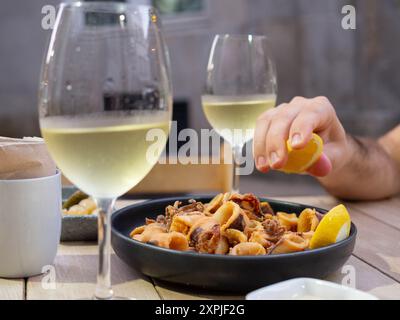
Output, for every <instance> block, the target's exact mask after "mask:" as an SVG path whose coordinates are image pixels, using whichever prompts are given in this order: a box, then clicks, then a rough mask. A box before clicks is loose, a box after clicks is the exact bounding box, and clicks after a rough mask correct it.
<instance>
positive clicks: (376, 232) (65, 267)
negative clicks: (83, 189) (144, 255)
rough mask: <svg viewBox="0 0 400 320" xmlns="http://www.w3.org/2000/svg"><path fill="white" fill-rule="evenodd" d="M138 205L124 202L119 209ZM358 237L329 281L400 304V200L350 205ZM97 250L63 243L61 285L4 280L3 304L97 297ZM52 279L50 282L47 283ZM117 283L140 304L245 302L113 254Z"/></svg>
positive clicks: (58, 268)
mask: <svg viewBox="0 0 400 320" xmlns="http://www.w3.org/2000/svg"><path fill="white" fill-rule="evenodd" d="M280 199H284V200H288V201H294V202H300V203H306V204H310V205H314V206H317V207H322V208H331V207H333V206H334V205H336V204H337V203H338V200H336V199H334V198H332V197H329V196H323V197H321V196H318V197H289V198H288V197H285V198H280ZM132 202H133V201H126V200H123V201H119V202H118V204H117V206H118V207H119V208H121V207H123V206H126V205H128V204H130V203H132ZM346 206H347V207H348V209H349V211H350V214H351V217H352V219H353V222H354V223H355V224H356V225H357V227H358V238H357V243H356V247H355V250H354V253H353V255H352V256H351V257H350V259H349V260H348V261H347V263H346V264H345V267H344V268H343V269H342V270H338V271H337V272H336V273H335V274H333V275H331V276H330V277H329V278H328V280H330V281H334V282H337V283H346V281H347V280H348V279H349V278H350V277H351V275H355V278H354V279H355V281H356V282H355V286H356V287H357V288H358V289H360V290H364V291H367V292H370V293H372V294H374V295H376V296H377V297H379V298H382V299H400V197H397V198H392V199H389V200H384V201H374V202H348V203H346ZM96 255H97V247H96V245H95V244H93V243H62V244H60V247H59V250H58V255H57V257H56V260H55V262H54V267H55V275H56V285H55V288H51V287H50V288H49V286H48V285H47V288H46V283H47V282H46V281H47V280H48V276H36V277H31V278H28V279H16V280H6V279H0V299H78V298H85V297H90V296H91V295H92V294H93V292H94V286H95V281H96V268H97V267H96V266H97V256H96ZM46 277H47V278H46ZM43 283H44V285H43ZM112 283H113V287H114V291H115V294H116V295H118V296H126V297H133V298H137V299H241V298H243V296H231V295H215V294H210V293H208V292H204V291H198V290H194V289H193V290H189V289H182V288H181V287H176V286H173V285H166V284H164V283H159V282H158V281H157V280H155V279H149V278H147V277H146V276H143V275H141V274H138V273H137V272H135V271H134V270H132V269H131V268H129V267H128V266H127V265H125V264H124V263H123V262H122V261H121V260H120V259H119V258H118V257H117V256H116V255H115V254H113V255H112Z"/></svg>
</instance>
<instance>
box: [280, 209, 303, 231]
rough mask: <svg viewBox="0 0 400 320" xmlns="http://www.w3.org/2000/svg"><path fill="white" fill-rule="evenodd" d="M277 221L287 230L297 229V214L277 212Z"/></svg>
mask: <svg viewBox="0 0 400 320" xmlns="http://www.w3.org/2000/svg"><path fill="white" fill-rule="evenodd" d="M276 217H277V218H278V221H279V223H280V224H281V225H282V226H283V227H285V229H286V230H287V231H296V230H297V221H298V218H297V215H296V214H295V213H285V212H278V213H277V214H276Z"/></svg>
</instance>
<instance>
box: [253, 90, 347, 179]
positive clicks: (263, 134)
mask: <svg viewBox="0 0 400 320" xmlns="http://www.w3.org/2000/svg"><path fill="white" fill-rule="evenodd" d="M313 132H314V133H316V134H318V135H319V136H320V137H321V138H322V140H323V141H324V151H323V154H322V156H321V157H320V158H319V159H318V160H317V161H316V162H315V163H314V164H313V165H312V166H311V167H310V168H309V169H308V170H307V172H308V173H309V174H311V175H314V176H317V177H323V176H327V175H328V174H329V173H331V172H332V171H333V170H336V169H340V168H341V167H342V166H343V165H344V164H345V163H346V161H347V159H349V145H348V141H347V138H346V133H345V130H344V129H343V126H342V124H341V123H340V121H339V119H338V117H337V115H336V112H335V109H334V107H333V106H332V104H331V103H330V102H329V100H328V99H327V98H326V97H316V98H312V99H306V98H303V97H295V98H293V99H292V100H291V101H290V102H289V103H283V104H281V105H279V106H278V107H276V108H274V109H270V110H268V111H266V112H264V113H263V114H261V115H260V116H259V118H258V120H257V124H256V129H255V133H254V141H253V154H254V159H255V161H256V167H257V169H258V170H260V171H261V172H267V171H268V170H270V169H281V168H283V167H284V165H285V164H286V162H287V156H288V155H287V148H286V141H287V140H289V143H290V144H291V146H292V148H293V149H302V148H304V147H305V146H306V144H307V143H308V142H309V141H310V139H311V137H312V133H313Z"/></svg>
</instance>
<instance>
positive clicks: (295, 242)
mask: <svg viewBox="0 0 400 320" xmlns="http://www.w3.org/2000/svg"><path fill="white" fill-rule="evenodd" d="M307 248H308V241H307V240H305V239H303V238H302V237H300V236H299V235H297V234H295V233H288V234H285V235H284V236H283V237H282V238H281V239H280V240H279V241H278V242H277V243H276V245H275V246H274V247H272V248H271V251H270V252H269V253H270V254H281V253H290V252H298V251H304V250H305V249H307Z"/></svg>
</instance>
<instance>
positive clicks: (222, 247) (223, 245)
mask: <svg viewBox="0 0 400 320" xmlns="http://www.w3.org/2000/svg"><path fill="white" fill-rule="evenodd" d="M228 251H229V242H228V240H227V239H226V238H225V237H221V238H220V239H219V241H218V244H217V247H216V248H215V252H214V253H215V254H227V253H228Z"/></svg>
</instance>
